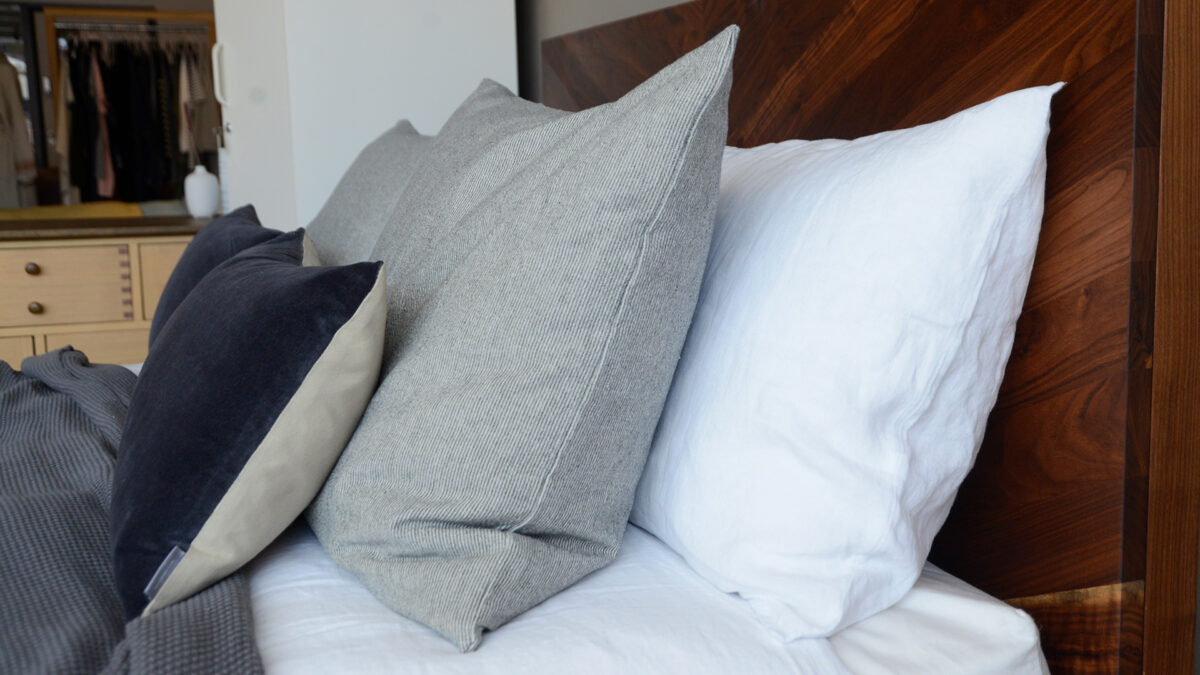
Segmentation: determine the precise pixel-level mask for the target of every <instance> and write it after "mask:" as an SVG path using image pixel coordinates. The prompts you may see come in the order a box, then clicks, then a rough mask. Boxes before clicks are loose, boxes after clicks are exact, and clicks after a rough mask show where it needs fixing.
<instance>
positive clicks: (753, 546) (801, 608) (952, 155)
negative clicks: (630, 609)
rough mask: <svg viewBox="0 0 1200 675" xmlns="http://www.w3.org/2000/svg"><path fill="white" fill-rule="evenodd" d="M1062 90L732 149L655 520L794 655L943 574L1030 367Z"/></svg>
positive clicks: (668, 412) (644, 496)
mask: <svg viewBox="0 0 1200 675" xmlns="http://www.w3.org/2000/svg"><path fill="white" fill-rule="evenodd" d="M1060 87H1061V84H1058V85H1053V86H1047V87H1037V88H1033V89H1025V90H1022V91H1018V92H1014V93H1011V94H1008V95H1005V96H1001V97H999V98H997V99H994V100H992V101H989V102H987V103H984V104H982V105H979V106H976V107H974V108H971V109H969V110H966V111H963V112H960V113H958V114H956V115H954V116H952V117H949V118H947V119H945V120H942V121H940V122H936V123H933V124H927V125H923V126H919V127H914V128H912V129H905V130H901V131H891V132H886V133H881V134H876V135H874V136H868V137H864V138H859V139H857V140H852V141H842V140H822V141H811V142H806V141H787V142H784V143H778V144H772V145H764V146H760V147H756V148H750V149H745V150H743V149H737V148H727V149H726V151H725V160H724V164H723V168H722V176H721V195H720V203H719V206H718V215H717V225H716V231H715V233H714V235H713V245H712V249H711V251H710V253H709V260H708V267H707V270H706V271H705V276H704V281H703V286H702V287H701V290H700V300H699V305H698V306H697V309H696V315H695V318H694V320H693V324H692V327H691V330H690V332H689V333H688V337H687V342H686V344H685V346H684V349H683V354H682V357H681V358H680V362H679V367H678V369H677V370H676V373H675V380H674V383H673V384H672V387H671V391H670V393H669V394H668V398H667V402H666V407H665V409H664V411H663V416H662V419H661V420H660V422H659V427H658V430H657V432H656V437H655V440H654V444H653V447H652V449H651V453H650V457H649V460H648V463H647V465H646V470H645V473H644V474H643V476H642V479H641V483H640V485H639V487H638V493H637V498H636V501H635V504H634V508H633V513H632V515H631V520H632V521H633V522H634V523H636V524H638V525H640V526H641V527H643V528H645V529H647V530H649V531H650V532H652V533H654V534H655V535H657V536H658V537H659V538H660V539H662V540H663V541H664V542H666V543H667V544H668V545H669V546H671V547H672V548H673V549H675V550H676V551H678V552H679V553H680V554H681V555H682V556H683V557H684V558H685V559H686V560H687V561H688V562H689V563H690V564H691V565H692V566H693V567H694V568H695V569H696V570H698V571H699V572H700V573H701V574H703V575H704V576H706V577H707V578H708V579H709V580H710V581H712V582H713V583H714V584H716V585H717V586H718V587H720V588H721V589H722V590H724V591H727V592H736V593H738V594H740V595H741V596H743V597H744V598H745V599H746V600H748V601H749V602H750V604H751V606H752V607H753V608H754V610H755V612H756V614H757V615H758V616H759V618H760V619H761V620H763V621H764V622H765V623H766V624H767V625H768V626H769V627H771V628H772V629H773V630H775V631H776V632H778V633H779V634H780V635H781V636H782V637H783V638H785V639H788V640H791V639H795V638H801V637H817V636H826V635H830V634H832V633H835V632H837V631H838V630H839V629H841V628H843V627H845V626H848V625H850V624H852V623H854V622H856V621H859V620H861V619H864V618H866V617H869V616H871V615H873V614H875V613H876V612H879V611H881V610H883V609H885V608H887V607H889V606H891V605H892V604H893V603H895V602H896V601H897V600H899V599H900V598H901V597H902V596H903V595H904V594H905V593H906V592H907V591H908V590H909V589H910V588H912V586H913V583H914V582H915V581H916V579H917V577H918V576H919V575H920V572H921V567H922V564H923V562H924V560H925V557H926V555H927V554H928V552H929V546H930V544H931V543H932V541H933V537H934V535H935V534H936V533H937V531H938V529H939V528H940V527H941V525H942V522H943V521H944V520H945V517H946V514H947V512H948V511H949V509H950V505H951V504H952V502H953V500H954V495H955V492H956V491H957V489H958V486H959V484H960V483H961V481H962V479H963V478H964V477H965V476H966V474H967V471H968V470H969V469H970V467H971V464H972V462H973V461H974V457H975V453H976V451H977V450H978V448H979V444H980V441H981V439H982V436H983V431H984V426H985V423H986V421H987V416H988V413H989V411H990V410H991V408H992V405H993V404H994V403H995V400H996V394H997V391H998V389H999V385H1000V380H1001V377H1002V376H1003V373H1004V365H1005V363H1006V361H1007V360H1008V355H1009V352H1010V350H1011V348H1012V339H1013V332H1014V330H1015V325H1016V320H1017V316H1018V314H1019V313H1020V311H1021V305H1022V303H1023V301H1024V296H1025V289H1026V285H1027V284H1028V282H1029V273H1030V270H1031V268H1032V265H1033V256H1034V250H1035V248H1036V246H1037V237H1038V230H1039V228H1040V225H1041V218H1042V201H1043V193H1044V184H1045V170H1046V160H1045V143H1046V135H1047V133H1048V130H1049V124H1048V122H1049V111H1050V106H1049V104H1050V98H1051V96H1052V95H1053V94H1054V92H1056V91H1058V89H1059V88H1060Z"/></svg>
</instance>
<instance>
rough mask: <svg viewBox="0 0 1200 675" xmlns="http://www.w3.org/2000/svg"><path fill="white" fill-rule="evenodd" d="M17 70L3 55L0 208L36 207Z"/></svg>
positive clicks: (0, 61)
mask: <svg viewBox="0 0 1200 675" xmlns="http://www.w3.org/2000/svg"><path fill="white" fill-rule="evenodd" d="M23 101H24V99H22V97H21V83H20V80H19V79H18V75H17V69H16V67H15V66H13V64H12V63H11V62H10V61H9V60H8V57H7V56H3V57H2V58H0V208H6V209H7V208H16V207H20V206H34V205H36V204H37V198H36V196H35V194H34V188H33V181H34V179H35V178H36V177H37V168H36V164H34V161H33V142H32V141H31V140H30V138H29V127H28V125H27V124H26V123H25V108H24V104H23Z"/></svg>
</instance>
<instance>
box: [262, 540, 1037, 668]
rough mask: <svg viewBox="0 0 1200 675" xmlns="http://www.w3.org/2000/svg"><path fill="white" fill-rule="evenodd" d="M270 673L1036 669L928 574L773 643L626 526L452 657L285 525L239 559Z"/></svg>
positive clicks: (1003, 608)
mask: <svg viewBox="0 0 1200 675" xmlns="http://www.w3.org/2000/svg"><path fill="white" fill-rule="evenodd" d="M250 590H251V597H252V601H253V607H254V618H255V630H256V639H257V641H258V646H259V651H260V653H261V654H262V658H263V663H264V665H265V666H266V668H267V672H271V673H336V672H353V673H394V672H404V673H496V674H501V673H503V674H505V675H507V674H509V673H547V674H549V673H572V675H582V674H585V673H587V674H597V675H599V674H602V673H603V674H608V673H612V674H617V673H620V674H624V673H689V674H691V673H732V672H742V673H812V674H824V673H847V672H852V673H910V672H911V673H922V674H924V673H931V672H954V673H1005V674H1009V673H1045V672H1048V671H1047V670H1046V665H1045V661H1044V659H1043V658H1042V655H1041V652H1040V650H1039V647H1038V634H1037V629H1036V627H1035V626H1034V624H1033V621H1032V620H1030V618H1029V617H1028V616H1027V615H1026V614H1024V613H1022V612H1020V611H1018V610H1015V609H1013V608H1011V607H1009V606H1008V605H1006V604H1004V603H1002V602H1000V601H999V600H996V599H994V598H991V597H990V596H987V595H985V594H983V593H982V592H980V591H978V590H975V589H973V588H971V587H970V586H968V585H966V584H965V583H963V582H961V581H959V580H957V579H955V578H953V577H951V576H950V575H948V574H946V573H944V572H942V571H941V570H938V569H936V568H934V567H932V566H930V567H927V568H926V571H925V574H924V575H923V576H922V578H921V580H920V581H919V582H918V584H917V587H916V588H915V589H914V590H913V591H912V592H911V593H909V595H908V596H906V597H905V598H904V600H902V601H901V602H900V603H899V604H898V605H897V606H896V607H894V608H892V609H890V610H888V611H886V612H884V613H882V614H880V615H878V616H876V617H873V618H871V619H868V620H867V621H864V622H862V623H860V624H858V625H856V626H853V627H851V628H850V629H848V630H846V631H844V632H843V633H841V634H839V635H837V636H834V637H833V638H831V639H828V640H823V639H818V640H798V641H794V642H791V643H786V644H785V643H783V642H782V641H781V640H779V639H778V638H777V637H776V636H775V635H773V634H771V633H770V632H769V631H768V630H767V629H765V628H764V627H762V625H761V624H759V623H758V622H757V621H756V620H755V618H754V616H753V614H752V613H751V611H750V609H749V606H748V605H747V604H746V603H745V602H744V601H742V600H741V599H740V598H738V597H736V596H731V595H727V594H725V593H722V592H720V591H718V590H717V589H716V588H715V587H713V586H712V585H711V584H709V583H708V582H707V581H705V580H704V579H702V578H700V577H699V576H697V575H696V574H695V573H694V572H692V571H691V569H690V568H689V567H688V566H687V564H686V563H685V562H684V561H683V560H682V559H681V558H679V556H677V555H676V554H675V553H674V552H673V551H671V550H670V549H669V548H667V547H666V546H665V545H663V544H662V543H661V542H659V541H658V540H657V539H655V538H654V537H652V536H651V535H649V534H647V533H646V532H644V531H642V530H640V529H638V528H636V527H633V526H630V527H629V528H628V529H627V530H626V533H625V539H624V541H623V543H622V547H621V552H620V554H619V555H618V556H617V559H616V560H615V561H614V562H613V563H612V564H611V565H609V566H608V567H606V568H604V569H602V570H600V571H598V572H596V573H594V574H592V575H590V576H588V577H587V578H586V579H584V580H583V581H581V582H579V583H578V584H576V585H574V586H572V587H571V588H569V589H567V590H566V591H564V592H562V593H560V594H558V595H556V596H554V597H552V598H550V599H549V600H547V601H546V602H544V603H542V604H541V605H538V606H537V607H535V608H534V609H532V610H530V611H529V612H526V613H525V614H523V615H521V616H520V617H517V618H516V619H514V620H513V621H512V622H510V623H509V624H507V625H505V626H504V627H502V628H500V629H499V630H497V631H495V632H491V633H487V634H486V635H485V636H484V640H483V644H482V646H481V647H480V648H479V650H478V651H475V652H472V653H469V654H460V653H458V651H457V650H456V649H455V648H454V647H453V646H452V645H451V644H450V643H449V642H447V641H445V640H444V639H442V638H441V637H439V636H438V635H437V634H436V633H434V632H433V631H431V630H430V629H428V628H426V627H424V626H422V625H421V624H419V623H416V622H414V621H410V620H408V619H405V618H404V617H402V616H399V615H397V614H395V613H394V612H392V611H390V610H388V609H387V608H386V607H384V606H383V605H382V604H380V603H379V602H378V601H377V600H375V598H373V597H372V596H371V595H370V593H368V592H367V591H366V589H364V588H363V587H362V585H361V584H359V583H358V581H357V580H356V579H355V578H354V576H353V575H351V574H350V573H349V572H347V571H345V570H343V569H341V568H339V567H338V566H337V565H336V564H335V563H334V562H333V561H332V560H331V559H330V558H329V556H328V555H327V554H326V553H325V551H324V549H322V548H321V546H320V544H319V543H318V542H317V540H316V538H315V536H314V535H313V534H312V531H311V530H309V529H308V528H307V527H305V526H303V525H298V526H296V527H293V528H292V529H291V530H289V531H288V532H287V533H285V534H284V536H283V537H281V538H280V540H279V541H277V542H276V543H275V544H273V545H272V546H271V547H270V548H268V549H267V551H265V552H264V553H263V554H262V555H261V556H259V558H258V559H257V560H256V561H255V562H254V563H253V564H252V565H251V568H250Z"/></svg>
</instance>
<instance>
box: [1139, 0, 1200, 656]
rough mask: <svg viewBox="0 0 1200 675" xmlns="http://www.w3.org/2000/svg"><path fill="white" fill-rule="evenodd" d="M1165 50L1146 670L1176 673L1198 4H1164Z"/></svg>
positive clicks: (1183, 600) (1198, 102)
mask: <svg viewBox="0 0 1200 675" xmlns="http://www.w3.org/2000/svg"><path fill="white" fill-rule="evenodd" d="M1163 48H1164V49H1163V78H1162V145H1161V146H1160V147H1161V165H1160V168H1161V175H1162V176H1164V177H1165V179H1164V180H1163V181H1162V182H1161V185H1160V192H1159V200H1158V207H1159V213H1158V216H1159V230H1158V246H1157V249H1158V256H1157V265H1156V267H1157V274H1156V291H1155V318H1154V352H1153V353H1154V381H1153V397H1152V404H1151V406H1152V407H1151V434H1150V495H1149V530H1148V533H1147V544H1148V545H1147V560H1146V622H1147V627H1148V628H1147V631H1146V650H1145V654H1146V662H1145V666H1146V672H1148V673H1168V672H1169V673H1179V672H1188V671H1189V670H1190V669H1191V668H1193V667H1194V665H1193V664H1194V660H1195V657H1196V655H1195V654H1194V653H1193V652H1194V642H1193V640H1194V631H1195V626H1196V607H1195V604H1194V603H1195V600H1196V582H1197V579H1196V568H1197V560H1198V551H1197V546H1198V542H1200V489H1198V487H1197V486H1200V336H1198V334H1200V123H1198V122H1197V120H1198V119H1200V113H1198V111H1200V3H1197V2H1194V0H1171V1H1170V2H1168V3H1167V5H1166V13H1165V32H1164V39H1163Z"/></svg>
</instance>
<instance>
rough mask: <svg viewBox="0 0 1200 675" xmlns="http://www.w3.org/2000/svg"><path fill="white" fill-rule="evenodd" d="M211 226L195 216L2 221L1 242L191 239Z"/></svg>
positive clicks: (0, 226)
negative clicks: (134, 238)
mask: <svg viewBox="0 0 1200 675" xmlns="http://www.w3.org/2000/svg"><path fill="white" fill-rule="evenodd" d="M208 222H209V221H208V219H207V218H192V217H191V216H161V217H147V218H71V219H61V220H10V221H4V220H0V241H19V240H29V239H34V240H40V239H47V240H49V239H75V238H81V237H88V238H94V237H150V236H164V235H176V234H178V235H188V234H195V233H197V232H199V231H200V228H202V227H204V226H205V225H206V224H208Z"/></svg>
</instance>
